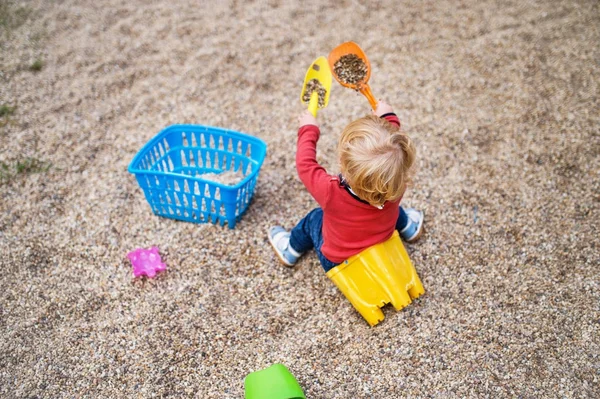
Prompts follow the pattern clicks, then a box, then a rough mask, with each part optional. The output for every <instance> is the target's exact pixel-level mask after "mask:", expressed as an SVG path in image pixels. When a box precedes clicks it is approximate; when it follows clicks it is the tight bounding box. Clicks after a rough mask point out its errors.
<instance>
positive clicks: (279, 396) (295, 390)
mask: <svg viewBox="0 0 600 399" xmlns="http://www.w3.org/2000/svg"><path fill="white" fill-rule="evenodd" d="M244 390H245V395H244V398H245V399H306V396H304V392H302V388H301V387H300V384H298V381H297V380H296V378H295V377H294V376H293V375H292V373H290V371H289V370H288V369H287V368H286V367H285V366H284V365H283V364H279V363H278V364H274V365H272V366H271V367H269V368H266V369H264V370H259V371H255V372H253V373H250V374H248V375H247V376H246V379H245V380H244Z"/></svg>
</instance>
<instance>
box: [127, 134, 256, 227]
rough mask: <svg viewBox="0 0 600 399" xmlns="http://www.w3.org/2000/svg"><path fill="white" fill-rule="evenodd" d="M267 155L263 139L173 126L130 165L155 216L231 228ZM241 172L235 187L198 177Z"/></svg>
mask: <svg viewBox="0 0 600 399" xmlns="http://www.w3.org/2000/svg"><path fill="white" fill-rule="evenodd" d="M266 153H267V145H266V143H265V142H264V141H262V140H260V139H258V138H256V137H252V136H248V135H247V134H243V133H240V132H235V131H232V130H227V129H221V128H217V127H211V126H203V125H172V126H169V127H167V128H165V129H164V130H163V131H161V132H160V133H159V134H158V135H156V136H155V137H154V138H153V139H152V140H150V141H149V142H148V143H147V144H146V145H144V147H142V149H141V150H140V151H139V152H138V153H137V154H136V156H135V157H134V158H133V160H132V161H131V163H130V164H129V168H128V170H129V172H130V173H133V174H134V175H135V177H136V179H137V182H138V184H139V185H140V187H141V188H142V190H144V195H145V196H146V199H147V200H148V203H150V206H151V207H152V210H153V211H154V213H155V214H157V215H159V216H164V217H167V218H172V219H178V220H184V221H186V222H194V223H206V222H209V221H210V222H212V223H217V221H218V222H219V223H220V224H221V226H223V225H224V224H225V222H227V225H228V226H229V228H232V229H233V228H234V227H235V224H236V223H237V222H238V221H239V220H240V218H241V217H242V215H243V214H244V212H245V211H246V209H247V208H248V205H249V204H250V200H251V199H252V195H253V194H254V187H255V185H256V180H257V178H258V172H259V171H260V167H261V166H262V164H263V161H264V159H265V156H266ZM228 170H231V171H234V172H237V173H240V172H241V174H243V179H242V180H241V181H240V182H239V183H237V184H235V185H226V184H222V183H219V182H216V181H211V180H208V179H205V178H202V175H203V174H205V173H221V172H224V171H228Z"/></svg>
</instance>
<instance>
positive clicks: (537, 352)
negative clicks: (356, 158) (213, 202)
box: [0, 0, 600, 398]
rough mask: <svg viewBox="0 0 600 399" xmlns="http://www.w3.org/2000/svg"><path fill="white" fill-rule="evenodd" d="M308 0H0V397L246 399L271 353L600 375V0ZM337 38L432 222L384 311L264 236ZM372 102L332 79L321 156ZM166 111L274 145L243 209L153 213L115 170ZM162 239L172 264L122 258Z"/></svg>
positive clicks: (588, 391) (584, 388)
mask: <svg viewBox="0 0 600 399" xmlns="http://www.w3.org/2000/svg"><path fill="white" fill-rule="evenodd" d="M299 3H300V2H293V1H289V2H288V1H285V2H284V1H268V2H267V1H264V2H263V1H256V2H241V1H233V2H225V1H224V2H214V3H213V2H203V1H162V0H157V1H146V2H145V1H135V0H130V1H122V0H105V1H90V0H85V1H74V0H64V1H41V0H40V1H6V0H2V1H0V5H1V6H0V12H1V13H2V15H3V16H2V17H1V18H0V29H1V30H2V32H1V34H2V36H1V37H2V41H1V43H0V44H1V47H0V67H1V69H0V81H1V84H0V106H3V105H6V106H9V107H15V108H14V109H13V108H10V110H11V111H12V112H9V111H8V110H6V111H5V115H3V116H2V117H0V122H1V123H0V126H1V127H0V162H2V165H5V166H6V168H5V169H6V170H8V172H7V173H6V174H5V175H6V176H7V177H6V178H5V179H4V181H3V182H2V183H1V184H2V185H0V271H1V273H0V396H2V397H6V398H35V397H39V398H59V397H65V398H67V397H68V398H75V397H98V398H99V397H102V398H133V397H140V398H147V397H197V398H241V397H243V381H244V377H245V376H246V375H247V374H248V373H250V372H252V371H255V370H259V369H262V368H265V367H267V366H269V365H271V364H273V363H283V364H285V365H286V366H287V367H288V368H289V369H290V370H291V371H292V373H293V374H294V375H295V376H296V377H297V379H298V381H299V382H300V384H301V386H302V387H303V389H304V391H305V393H306V395H307V397H309V398H400V397H407V398H414V397H434V398H452V397H466V398H482V397H490V398H496V397H519V398H554V397H561V398H563V397H564V398H591V397H598V396H600V373H599V370H600V335H599V332H600V286H599V284H600V278H599V272H598V270H599V264H600V256H599V252H600V239H599V238H598V237H599V231H598V230H599V225H600V217H599V212H600V156H599V154H600V128H599V126H600V115H599V109H600V104H599V100H598V95H599V87H598V86H599V81H600V50H599V46H598V43H600V9H599V5H598V2H597V1H592V0H590V1H529V0H528V1H484V2H481V1H475V0H462V1H456V2H447V3H446V2H436V1H431V0H427V1H420V2H410V3H409V2H403V3H405V4H402V3H400V2H395V1H383V2H377V4H369V3H367V2H357V1H336V2H331V3H329V4H327V2H326V1H308V2H303V3H305V4H304V5H303V6H301V5H299ZM367 4H369V5H367ZM7 15H8V17H6V16H7ZM347 40H354V41H357V42H358V43H359V44H360V45H361V46H362V47H363V49H364V50H365V52H366V53H367V55H368V56H369V58H370V60H371V63H372V67H373V72H372V77H371V82H370V83H371V86H372V89H373V92H374V94H375V95H376V96H377V97H380V98H384V99H386V100H387V101H388V102H389V103H390V104H392V105H394V106H395V109H396V110H397V112H398V114H399V116H400V118H401V120H402V122H403V129H405V130H406V131H407V132H408V133H409V134H410V135H411V136H412V137H413V138H414V140H415V142H416V144H417V148H418V152H419V159H418V166H419V171H418V174H417V178H416V182H415V186H414V187H413V188H412V189H411V190H410V192H409V193H407V195H406V197H405V204H406V205H408V206H414V207H417V208H420V209H423V210H425V212H426V218H427V221H426V224H427V235H426V236H425V237H424V238H423V239H422V240H421V241H420V242H419V243H417V244H415V245H409V246H407V249H408V251H409V253H410V256H411V258H412V260H413V262H414V264H415V265H416V268H417V270H418V272H419V275H420V276H421V279H422V280H423V283H424V286H425V289H426V291H427V292H426V294H425V295H424V296H423V297H421V298H420V299H419V300H417V301H415V302H414V303H413V304H411V305H410V306H409V307H407V308H406V309H404V310H402V311H400V312H395V311H394V310H393V309H387V308H386V311H385V314H386V319H385V320H384V321H383V322H382V323H381V324H380V325H379V326H377V327H375V328H370V327H369V326H368V325H367V324H366V323H365V322H364V321H363V320H362V319H361V317H360V316H359V315H358V314H357V313H356V312H355V311H354V309H353V308H352V307H351V306H350V304H349V303H348V302H347V300H346V299H345V298H344V297H343V296H342V294H341V293H340V292H339V291H338V290H337V288H335V286H334V285H333V283H331V282H330V281H329V280H328V279H327V278H326V276H325V275H324V273H323V272H322V270H321V269H320V266H319V265H318V261H317V259H316V256H315V255H314V254H310V255H308V256H306V257H305V258H304V259H303V260H302V261H301V262H300V263H299V264H298V265H297V267H296V268H295V269H293V270H289V269H285V268H283V267H281V266H280V265H279V264H278V262H277V260H276V258H275V256H274V254H273V253H272V251H271V249H270V247H269V245H268V241H267V239H266V236H265V231H266V230H267V228H268V227H269V226H271V225H273V224H276V223H277V224H282V225H284V226H286V227H291V226H293V224H294V223H295V222H296V221H297V220H298V219H299V217H301V216H302V215H303V214H304V213H306V212H307V211H308V210H310V209H311V208H313V207H314V206H315V203H314V201H313V200H312V199H311V197H310V196H309V194H308V193H307V192H306V191H305V190H303V186H302V184H301V183H300V182H299V180H298V178H297V176H296V173H295V169H294V154H295V137H296V115H297V114H298V113H299V112H300V111H301V110H302V109H303V107H302V105H301V104H300V101H299V95H300V89H301V86H302V81H303V78H304V73H305V71H306V68H307V67H308V65H309V64H310V62H311V61H312V60H313V59H315V58H316V57H317V56H319V55H327V54H328V53H329V51H330V50H331V49H332V48H333V47H335V46H336V45H337V44H339V43H342V42H344V41H347ZM38 59H39V60H41V61H42V62H43V67H42V69H41V71H38V72H36V71H33V70H31V68H30V66H31V65H32V64H33V63H34V62H35V61H36V60H38ZM368 112H370V109H369V106H368V103H367V101H366V100H365V99H364V98H363V97H362V96H360V95H358V94H356V93H354V92H352V91H350V90H348V89H344V88H342V87H341V86H339V85H337V84H336V85H334V87H333V88H332V91H331V99H330V103H329V106H328V107H327V108H326V109H325V110H323V111H322V112H320V113H319V119H320V122H321V126H322V131H323V135H322V139H321V141H320V142H319V152H320V154H319V159H320V160H321V161H322V163H323V164H324V165H326V166H327V168H328V169H329V170H330V171H331V172H336V171H337V169H336V159H335V154H334V151H333V149H334V147H335V143H336V140H337V137H338V134H339V132H340V131H341V129H342V128H343V127H344V126H345V125H346V124H347V123H348V122H349V121H351V120H353V119H355V118H357V117H360V116H362V115H365V114H367V113H368ZM174 123H197V124H207V125H214V126H222V127H226V128H230V129H235V130H240V131H243V132H247V133H250V134H252V135H255V136H257V137H260V138H261V139H263V140H265V141H266V142H267V143H268V146H269V147H268V156H267V159H266V161H265V164H264V166H263V168H262V170H261V173H260V177H259V181H258V185H257V189H256V193H255V196H254V199H253V202H252V204H251V205H250V208H249V210H248V212H247V213H246V215H245V216H244V217H243V219H242V220H241V222H239V223H238V225H237V226H236V227H235V229H234V230H230V229H227V228H221V227H220V226H215V225H212V224H201V225H196V224H191V223H184V222H178V221H174V220H171V219H165V218H159V217H156V216H154V215H153V214H152V213H151V209H150V207H149V206H148V204H147V202H146V200H145V198H144V196H143V193H142V191H141V190H140V189H139V187H138V185H137V183H136V181H135V178H134V176H132V175H130V174H128V173H127V166H128V164H129V162H130V161H131V159H132V158H133V156H134V155H135V153H136V152H137V151H138V150H139V149H140V148H141V146H142V145H143V144H144V143H146V142H147V141H148V140H149V139H150V138H151V137H153V136H154V135H155V134H156V133H157V132H158V131H159V130H161V129H162V128H164V127H166V126H168V125H171V124H174ZM26 160H29V161H31V160H35V162H37V163H36V165H37V166H36V167H30V168H22V167H21V168H20V170H19V171H20V173H17V169H18V165H23V162H25V161H26ZM34 172H37V173H34ZM11 173H12V174H11ZM152 245H157V246H158V247H159V248H160V251H161V254H162V255H163V260H165V262H166V263H167V265H168V267H169V270H168V271H167V272H166V273H165V274H163V275H161V276H160V277H159V278H156V279H154V280H134V279H133V278H132V273H131V267H130V264H129V262H128V260H127V259H126V254H127V252H129V251H130V250H132V249H134V248H136V247H150V246H152Z"/></svg>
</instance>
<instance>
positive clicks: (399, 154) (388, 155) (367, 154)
mask: <svg viewBox="0 0 600 399" xmlns="http://www.w3.org/2000/svg"><path fill="white" fill-rule="evenodd" d="M338 155H339V159H340V167H341V172H342V175H343V176H344V178H345V179H346V182H347V183H348V185H349V186H350V188H351V189H352V191H353V192H354V193H355V194H356V195H357V196H358V197H359V198H360V199H362V200H364V201H367V202H368V203H369V204H371V205H374V206H381V205H383V204H384V203H385V202H386V201H395V200H397V199H398V198H400V197H402V195H403V194H404V191H405V190H406V187H407V186H408V185H409V184H410V183H411V182H412V174H413V164H414V161H415V156H416V150H415V146H414V144H413V143H412V140H411V139H410V137H408V136H407V135H406V134H404V133H402V132H400V129H399V128H398V127H397V126H394V125H392V124H391V123H389V122H388V121H387V120H385V119H383V118H379V117H377V116H375V115H369V116H365V117H364V118H360V119H358V120H356V121H354V122H352V123H350V124H349V125H348V126H346V128H345V129H344V131H343V132H342V135H341V137H340V141H339V143H338Z"/></svg>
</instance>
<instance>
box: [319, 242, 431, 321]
mask: <svg viewBox="0 0 600 399" xmlns="http://www.w3.org/2000/svg"><path fill="white" fill-rule="evenodd" d="M327 277H329V278H330V279H331V280H332V281H333V282H334V284H335V285H336V286H337V287H338V288H339V289H340V291H342V293H343V294H344V295H345V296H346V298H347V299H348V300H349V301H350V303H351V304H352V306H354V308H355V309H356V310H357V311H358V312H359V313H360V314H361V316H362V317H363V318H364V319H365V320H366V321H367V323H369V325H371V326H374V325H376V324H378V323H379V322H380V321H382V320H383V319H384V318H385V316H384V315H383V312H382V311H381V309H380V308H381V307H383V306H384V305H385V304H387V303H390V302H391V304H392V305H393V306H394V308H395V309H396V310H400V309H402V308H404V307H406V306H407V305H409V304H410V303H411V302H412V299H414V298H418V297H419V296H420V295H421V294H423V293H424V292H425V290H424V289H423V285H422V284H421V280H420V279H419V276H418V275H417V271H416V270H415V267H414V266H413V264H412V262H411V261H410V258H409V257H408V254H407V253H406V249H405V248H404V245H402V241H401V240H400V236H399V235H398V232H397V231H394V234H393V235H392V237H391V238H389V239H388V240H387V241H384V242H382V243H379V244H376V245H373V246H371V247H369V248H367V249H365V250H364V251H362V252H361V253H359V254H357V255H354V256H351V257H350V258H348V259H347V260H346V261H344V262H343V263H342V264H340V265H338V266H336V267H334V268H333V269H331V270H329V271H328V272H327ZM411 298H412V299H411Z"/></svg>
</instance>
